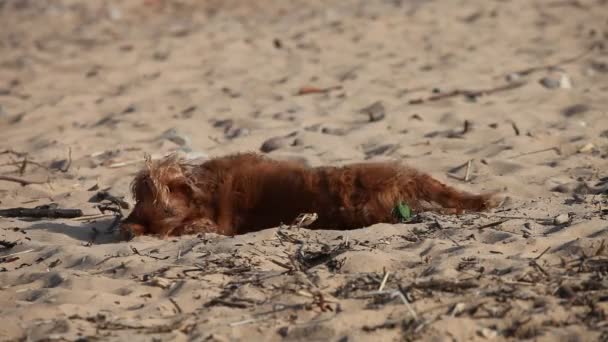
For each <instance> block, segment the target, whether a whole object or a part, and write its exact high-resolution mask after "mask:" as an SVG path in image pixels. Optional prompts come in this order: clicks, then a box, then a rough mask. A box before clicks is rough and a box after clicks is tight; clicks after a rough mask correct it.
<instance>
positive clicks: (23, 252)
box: [1, 249, 34, 259]
mask: <svg viewBox="0 0 608 342" xmlns="http://www.w3.org/2000/svg"><path fill="white" fill-rule="evenodd" d="M33 251H34V250H33V249H26V250H24V251H21V252H15V253H11V254H7V255H3V256H2V257H1V258H3V259H4V258H8V257H12V256H16V255H21V254H26V253H30V252H33Z"/></svg>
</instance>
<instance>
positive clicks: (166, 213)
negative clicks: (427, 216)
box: [121, 153, 495, 237]
mask: <svg viewBox="0 0 608 342" xmlns="http://www.w3.org/2000/svg"><path fill="white" fill-rule="evenodd" d="M132 191H133V195H134V197H135V200H136V204H135V208H134V209H133V211H132V212H131V214H130V215H129V216H128V217H127V218H126V219H125V220H124V221H123V223H122V225H121V231H122V232H123V234H124V235H125V236H134V235H142V234H153V235H158V236H161V237H166V236H170V235H173V236H175V235H182V234H196V233H202V232H213V233H218V234H223V235H236V234H243V233H247V232H253V231H257V230H261V229H265V228H271V227H276V226H279V225H280V224H281V223H290V222H292V220H293V219H294V218H296V216H298V214H301V213H317V214H318V219H317V220H316V221H315V222H314V223H313V224H312V225H311V226H310V227H309V228H311V229H319V228H326V229H355V228H361V227H366V226H369V225H372V224H375V223H381V222H385V223H396V222H399V220H400V219H399V217H396V216H395V213H394V208H395V206H396V205H397V204H399V203H405V204H407V205H408V206H409V207H410V208H411V209H412V210H413V211H414V212H421V211H435V212H442V213H449V214H458V213H462V212H465V211H482V210H485V209H488V208H490V207H492V206H493V203H494V202H495V201H493V196H492V194H481V195H477V194H470V193H466V192H462V191H459V190H456V189H454V188H452V187H449V186H447V185H445V184H443V183H441V182H439V181H437V180H436V179H434V178H432V177H431V176H429V175H427V174H424V173H421V172H418V171H416V170H414V169H412V168H409V167H406V166H404V165H401V164H400V163H398V162H376V163H357V164H350V165H345V166H341V167H333V166H324V167H316V168H310V167H306V166H304V165H302V164H301V163H297V162H289V161H277V160H272V159H270V158H266V157H264V156H262V155H259V154H255V153H243V154H235V155H229V156H224V157H219V158H214V159H211V160H208V161H205V162H203V163H199V164H194V163H191V162H189V161H187V160H184V159H182V158H180V157H178V156H177V155H170V156H168V157H165V158H164V159H162V160H159V161H151V160H150V159H149V158H148V159H146V167H145V168H144V169H143V170H142V171H140V172H139V174H138V175H137V176H136V177H135V180H134V181H133V184H132Z"/></svg>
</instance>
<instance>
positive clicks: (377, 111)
mask: <svg viewBox="0 0 608 342" xmlns="http://www.w3.org/2000/svg"><path fill="white" fill-rule="evenodd" d="M360 112H361V113H363V114H367V115H368V116H369V122H376V121H380V120H382V119H384V117H385V116H386V110H385V108H384V104H382V102H381V101H376V102H374V103H372V104H371V105H369V106H367V107H365V108H362V109H361V110H360Z"/></svg>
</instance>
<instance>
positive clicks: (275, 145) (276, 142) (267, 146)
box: [260, 136, 293, 153]
mask: <svg viewBox="0 0 608 342" xmlns="http://www.w3.org/2000/svg"><path fill="white" fill-rule="evenodd" d="M289 138H290V136H279V137H273V138H270V139H268V140H266V141H264V143H262V146H261V147H260V151H262V152H264V153H268V152H272V151H275V150H278V149H280V148H284V147H287V146H290V145H292V143H293V139H289Z"/></svg>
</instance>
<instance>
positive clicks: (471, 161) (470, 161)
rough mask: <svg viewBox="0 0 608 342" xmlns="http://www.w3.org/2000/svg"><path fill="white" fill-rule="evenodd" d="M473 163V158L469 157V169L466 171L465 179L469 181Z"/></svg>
mask: <svg viewBox="0 0 608 342" xmlns="http://www.w3.org/2000/svg"><path fill="white" fill-rule="evenodd" d="M471 164H473V159H469V161H468V162H467V170H466V172H465V173H464V181H465V182H468V181H469V177H470V176H471Z"/></svg>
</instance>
